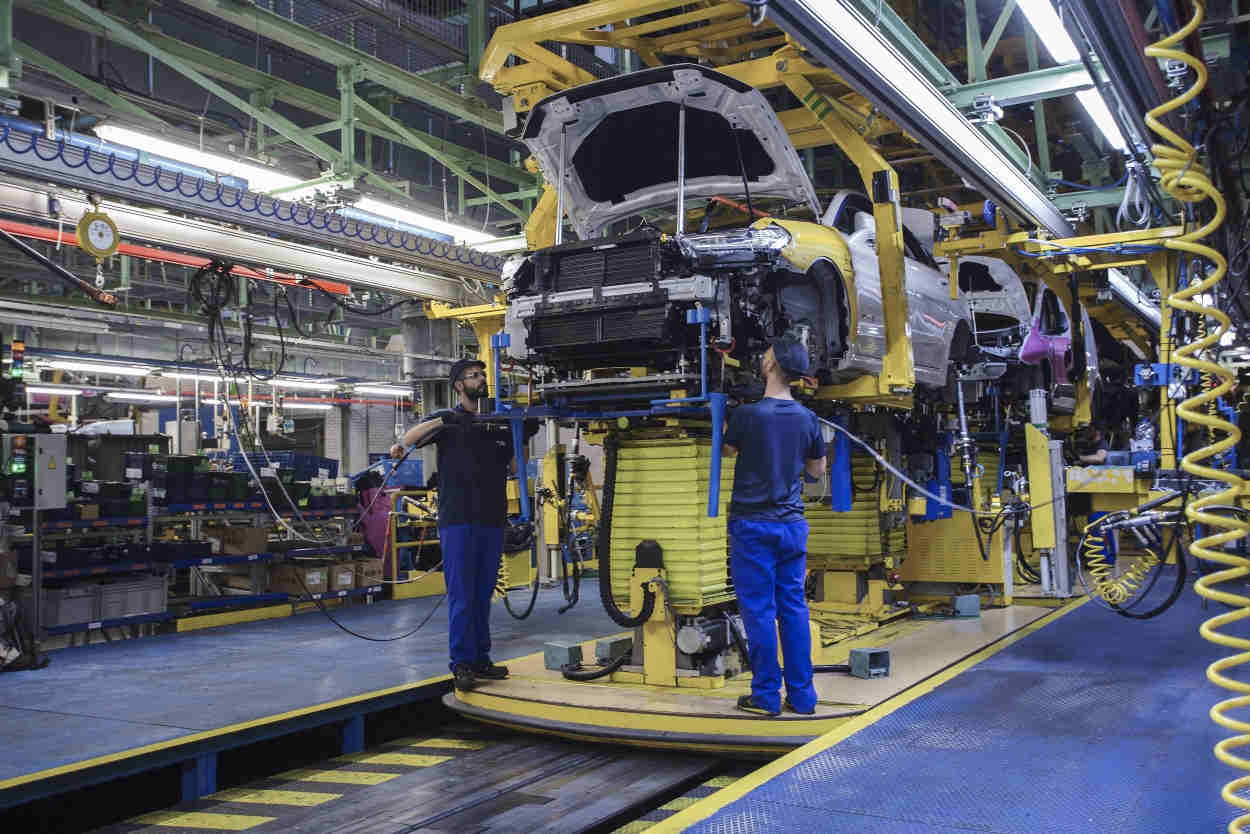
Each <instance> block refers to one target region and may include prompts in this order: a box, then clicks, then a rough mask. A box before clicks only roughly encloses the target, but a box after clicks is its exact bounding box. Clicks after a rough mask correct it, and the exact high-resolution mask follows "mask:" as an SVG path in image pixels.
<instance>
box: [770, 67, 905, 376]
mask: <svg viewBox="0 0 1250 834" xmlns="http://www.w3.org/2000/svg"><path fill="white" fill-rule="evenodd" d="M783 53H785V55H783ZM790 55H794V56H795V57H797V54H796V53H794V51H793V50H792V49H788V50H787V49H783V50H778V52H777V53H776V54H775V55H774V56H773V57H774V58H777V60H778V63H780V62H781V61H784V60H786V57H787V56H790ZM778 56H781V57H778ZM784 81H785V85H786V87H787V88H788V89H789V90H790V92H792V93H794V95H795V97H796V98H798V99H799V101H801V102H803V104H804V105H805V106H806V107H807V108H808V109H809V110H811V111H812V113H813V114H814V115H815V116H816V119H817V121H818V122H819V123H820V125H821V126H822V127H823V128H824V129H825V130H826V131H827V132H828V133H829V135H830V137H832V138H833V141H834V143H835V144H837V146H838V147H839V148H841V149H842V152H843V153H845V154H846V155H847V156H848V157H849V158H850V160H851V161H852V162H853V163H855V166H856V167H857V168H859V173H860V177H862V178H863V181H864V188H865V190H866V191H867V193H868V196H869V198H870V199H871V200H872V201H873V219H874V220H875V221H876V227H877V232H876V234H877V262H878V265H879V268H880V272H881V297H882V298H884V299H888V303H886V304H884V305H883V308H884V312H885V343H886V351H885V356H884V357H883V359H882V362H881V375H880V377H879V380H878V384H877V389H878V393H880V394H883V395H898V394H910V393H911V391H912V389H914V388H915V387H916V370H915V366H914V364H913V361H912V352H911V339H910V338H909V337H908V335H907V321H908V304H907V293H906V281H905V273H904V266H903V218H902V215H901V213H900V212H899V207H898V201H899V186H898V174H897V173H895V171H894V169H893V168H892V167H891V166H890V163H889V162H887V161H886V160H885V157H883V156H881V154H880V153H878V152H877V150H876V148H874V147H872V145H870V144H868V142H867V140H865V139H864V137H863V136H862V135H861V134H860V133H859V132H858V131H856V130H855V129H854V128H853V127H851V125H849V124H847V122H846V120H844V119H843V118H842V117H841V116H839V115H838V112H837V109H836V108H835V106H834V103H833V102H831V101H829V100H828V99H827V98H825V97H824V96H823V95H821V94H820V93H819V92H818V91H817V90H816V88H815V87H813V86H812V84H811V82H809V81H808V80H807V79H806V78H804V77H803V76H802V75H786V76H785V77H784ZM834 387H835V388H837V387H838V386H834Z"/></svg>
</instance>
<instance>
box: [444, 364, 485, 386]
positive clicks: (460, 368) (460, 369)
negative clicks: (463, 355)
mask: <svg viewBox="0 0 1250 834" xmlns="http://www.w3.org/2000/svg"><path fill="white" fill-rule="evenodd" d="M469 368H481V369H482V370H486V363H485V362H483V361H482V360H481V359H458V360H456V361H455V362H453V363H452V365H451V373H449V374H448V375H447V380H448V382H450V383H451V384H452V385H455V384H456V383H457V382H459V381H460V375H461V374H462V373H464V372H465V371H467V370H468V369H469Z"/></svg>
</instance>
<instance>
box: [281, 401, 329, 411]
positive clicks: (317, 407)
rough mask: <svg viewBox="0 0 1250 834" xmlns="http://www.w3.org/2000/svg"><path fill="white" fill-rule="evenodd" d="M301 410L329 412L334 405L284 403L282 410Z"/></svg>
mask: <svg viewBox="0 0 1250 834" xmlns="http://www.w3.org/2000/svg"><path fill="white" fill-rule="evenodd" d="M293 408H294V409H301V410H304V411H329V410H330V409H332V408H334V404H333V403H283V404H282V410H283V411H288V410H290V409H293Z"/></svg>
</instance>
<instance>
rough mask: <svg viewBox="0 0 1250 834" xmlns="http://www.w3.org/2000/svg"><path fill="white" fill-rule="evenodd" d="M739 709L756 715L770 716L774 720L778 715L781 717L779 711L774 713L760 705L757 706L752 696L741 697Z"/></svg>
mask: <svg viewBox="0 0 1250 834" xmlns="http://www.w3.org/2000/svg"><path fill="white" fill-rule="evenodd" d="M738 709H740V710H742V711H743V712H753V713H755V714H756V715H768V716H772V717H774V718H775V717H776V716H778V715H781V711H780V710H778V711H777V712H772V711H771V710H766V709H764V708H763V707H761V706H760V705H758V704H756V703H755V700H754V699H753V698H751V696H750V695H741V696H739V698H738Z"/></svg>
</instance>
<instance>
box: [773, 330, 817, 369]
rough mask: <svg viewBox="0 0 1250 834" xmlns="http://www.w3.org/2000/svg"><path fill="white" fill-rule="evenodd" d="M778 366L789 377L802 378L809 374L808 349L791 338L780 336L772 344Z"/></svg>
mask: <svg viewBox="0 0 1250 834" xmlns="http://www.w3.org/2000/svg"><path fill="white" fill-rule="evenodd" d="M770 345H771V347H772V349H773V356H775V357H777V364H778V365H780V366H781V370H783V371H785V372H786V375H787V376H791V377H800V376H803V375H805V374H806V373H807V369H808V367H809V362H808V356H807V348H805V347H803V345H801V344H799V343H798V342H797V341H795V340H794V339H792V338H790V337H789V336H778V337H777V338H776V339H773V340H772V342H771V343H770Z"/></svg>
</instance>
